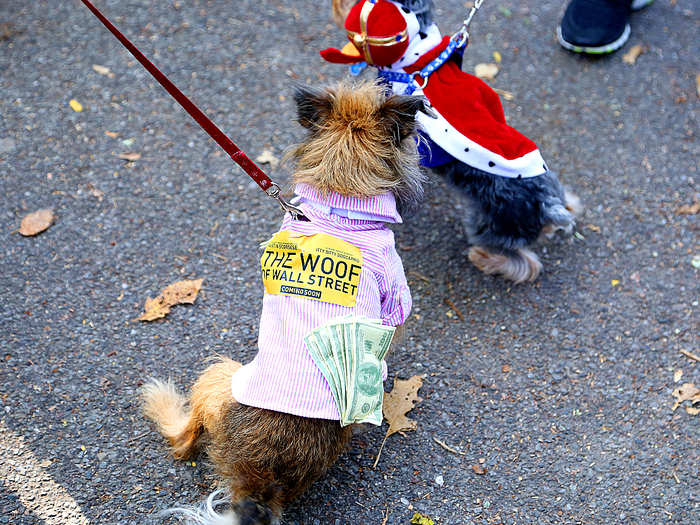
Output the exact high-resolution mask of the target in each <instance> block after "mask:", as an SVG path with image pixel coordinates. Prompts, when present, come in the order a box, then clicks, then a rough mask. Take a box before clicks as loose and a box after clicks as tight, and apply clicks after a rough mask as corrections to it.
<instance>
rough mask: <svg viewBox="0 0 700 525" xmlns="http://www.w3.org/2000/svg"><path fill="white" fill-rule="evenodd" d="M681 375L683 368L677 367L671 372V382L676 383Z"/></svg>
mask: <svg viewBox="0 0 700 525" xmlns="http://www.w3.org/2000/svg"><path fill="white" fill-rule="evenodd" d="M681 377H683V370H681V369H678V370H676V371H675V372H674V373H673V382H674V383H678V381H680V380H681Z"/></svg>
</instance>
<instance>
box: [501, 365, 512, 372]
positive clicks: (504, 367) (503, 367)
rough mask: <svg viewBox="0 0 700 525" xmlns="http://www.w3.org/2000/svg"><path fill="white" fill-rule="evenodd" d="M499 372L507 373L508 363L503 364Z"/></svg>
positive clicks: (508, 369)
mask: <svg viewBox="0 0 700 525" xmlns="http://www.w3.org/2000/svg"><path fill="white" fill-rule="evenodd" d="M501 372H503V373H504V374H507V373H508V372H510V365H503V366H502V367H501Z"/></svg>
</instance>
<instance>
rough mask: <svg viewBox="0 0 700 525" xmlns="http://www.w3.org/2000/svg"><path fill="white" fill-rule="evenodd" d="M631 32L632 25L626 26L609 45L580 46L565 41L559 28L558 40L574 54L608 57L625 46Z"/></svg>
mask: <svg viewBox="0 0 700 525" xmlns="http://www.w3.org/2000/svg"><path fill="white" fill-rule="evenodd" d="M651 1H653V0H651ZM651 1H650V2H649V3H651ZM631 32H632V30H631V28H630V25H629V24H626V25H625V30H624V31H623V32H622V34H621V35H620V36H619V37H618V38H617V40H615V41H613V42H610V43H609V44H605V45H604V46H579V45H576V44H572V43H571V42H567V41H566V40H564V37H563V36H562V34H561V26H559V27H557V40H559V44H561V46H562V47H563V48H564V49H568V50H569V51H573V52H574V53H586V54H588V55H606V54H608V53H612V52H613V51H617V50H618V49H620V48H621V47H622V46H624V45H625V42H627V41H628V40H629V38H630V33H631Z"/></svg>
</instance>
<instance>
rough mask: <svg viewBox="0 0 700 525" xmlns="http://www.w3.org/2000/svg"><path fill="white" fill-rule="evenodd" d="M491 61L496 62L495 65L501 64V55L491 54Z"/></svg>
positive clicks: (497, 53) (496, 52)
mask: <svg viewBox="0 0 700 525" xmlns="http://www.w3.org/2000/svg"><path fill="white" fill-rule="evenodd" d="M493 59H494V60H495V61H496V64H500V63H501V54H500V53H499V52H498V51H494V52H493Z"/></svg>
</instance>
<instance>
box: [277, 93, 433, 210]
mask: <svg viewBox="0 0 700 525" xmlns="http://www.w3.org/2000/svg"><path fill="white" fill-rule="evenodd" d="M294 99H295V101H296V103H297V111H298V120H299V123H300V124H301V125H302V126H304V127H305V128H307V129H308V130H309V136H308V137H307V140H305V141H304V142H303V143H302V144H299V145H297V146H295V147H293V148H292V149H291V150H290V151H289V153H288V154H287V155H286V159H287V160H293V161H294V162H295V163H296V170H295V171H294V174H293V178H294V182H306V183H309V184H312V185H313V186H314V187H315V188H316V189H318V190H319V191H320V192H321V193H323V194H328V193H330V192H337V193H339V194H341V195H344V196H353V197H360V198H365V197H373V196H375V195H379V194H381V193H384V192H387V191H391V192H393V193H394V195H395V196H396V198H397V203H398V207H399V210H400V211H406V210H412V209H414V208H415V207H416V205H417V204H418V202H419V201H420V200H421V198H422V196H423V182H424V181H425V175H424V174H423V172H422V171H421V169H420V168H419V166H418V153H417V149H416V141H415V138H414V137H415V131H416V126H417V124H416V121H415V116H416V112H417V111H421V110H423V109H424V103H423V101H422V100H421V99H420V98H418V97H404V96H394V97H390V98H387V97H386V89H385V88H383V87H382V86H380V85H378V84H377V83H374V82H365V83H362V84H359V85H357V86H352V85H350V84H347V83H340V84H338V85H337V86H336V87H334V88H333V89H328V90H316V89H310V88H304V87H298V88H297V89H296V92H295V94H294ZM349 173H352V176H350V177H349V176H348V174H349Z"/></svg>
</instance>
